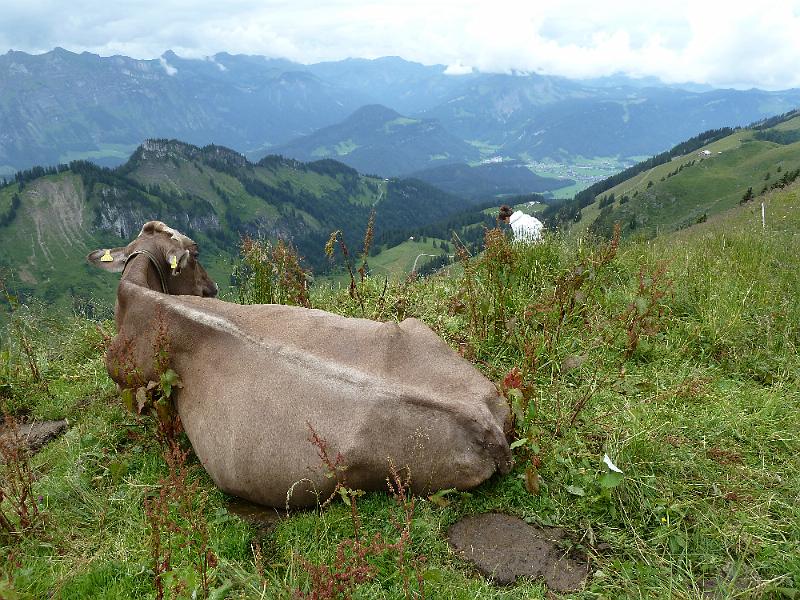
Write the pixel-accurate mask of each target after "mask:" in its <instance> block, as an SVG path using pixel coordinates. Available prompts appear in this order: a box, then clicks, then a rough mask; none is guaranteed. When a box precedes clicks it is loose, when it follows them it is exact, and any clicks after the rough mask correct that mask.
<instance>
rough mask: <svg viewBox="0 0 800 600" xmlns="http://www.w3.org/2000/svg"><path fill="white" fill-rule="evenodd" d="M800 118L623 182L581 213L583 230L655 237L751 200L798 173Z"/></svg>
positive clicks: (739, 134)
mask: <svg viewBox="0 0 800 600" xmlns="http://www.w3.org/2000/svg"><path fill="white" fill-rule="evenodd" d="M798 169H800V116H794V117H792V118H790V119H788V120H786V121H784V122H781V123H779V124H777V125H775V126H772V127H766V128H751V129H743V130H739V131H736V132H735V133H733V134H731V135H728V136H726V137H723V138H721V139H719V140H717V141H714V142H712V143H710V144H707V145H705V146H702V147H700V148H697V149H696V150H693V151H692V152H690V153H688V154H684V155H679V156H675V157H674V158H672V160H670V161H668V162H666V163H664V164H660V165H657V166H655V167H653V168H650V169H646V170H643V171H642V172H640V173H638V174H636V175H635V176H633V177H631V178H630V179H627V180H625V181H622V182H620V183H619V184H617V185H616V186H614V187H611V188H610V189H608V190H607V191H604V192H603V193H602V194H598V196H597V198H596V200H595V201H594V202H592V203H591V204H590V205H588V206H587V207H585V208H583V210H582V214H581V219H580V223H579V229H584V228H589V229H591V230H592V231H594V232H596V233H600V234H602V235H606V236H607V235H610V232H611V230H612V228H613V224H614V223H615V222H620V223H622V224H623V227H624V229H625V231H626V233H640V234H643V235H645V236H652V235H655V233H656V231H657V230H660V231H673V230H675V229H680V228H682V227H686V226H688V225H691V224H693V223H696V222H699V221H703V220H704V219H707V218H708V217H710V216H711V215H714V214H718V213H721V212H723V211H726V210H728V209H730V208H732V207H734V206H736V205H737V204H739V203H740V202H741V201H743V198H744V196H745V195H746V194H747V193H748V189H750V190H751V198H752V200H757V198H758V197H759V196H760V195H762V194H764V193H766V192H767V191H769V190H770V189H774V187H776V186H781V185H786V184H788V183H790V182H791V181H793V180H794V179H795V178H796V177H797V176H798V175H799V174H800V172H799V171H798Z"/></svg>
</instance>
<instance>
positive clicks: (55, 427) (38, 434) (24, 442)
mask: <svg viewBox="0 0 800 600" xmlns="http://www.w3.org/2000/svg"><path fill="white" fill-rule="evenodd" d="M66 430H67V421H66V419H62V420H60V421H28V422H24V421H23V422H18V423H16V440H17V441H15V435H14V432H13V431H12V430H11V429H10V427H9V425H8V424H6V423H0V443H2V444H4V445H6V446H12V445H16V443H19V444H20V445H21V446H22V447H24V448H27V449H28V451H29V452H30V453H31V454H35V453H36V452H38V451H39V450H41V449H42V448H43V447H44V445H45V444H47V443H48V442H50V441H52V440H54V439H55V438H57V437H59V436H60V435H62V434H63V433H64V432H65V431H66Z"/></svg>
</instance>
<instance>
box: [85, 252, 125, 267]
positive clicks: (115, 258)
mask: <svg viewBox="0 0 800 600" xmlns="http://www.w3.org/2000/svg"><path fill="white" fill-rule="evenodd" d="M126 258H128V254H127V253H126V252H125V248H124V247H123V248H104V249H103V250H95V251H94V252H90V253H89V254H88V255H87V256H86V260H88V261H89V262H90V263H91V264H93V265H94V266H96V267H100V268H101V269H105V270H106V271H111V272H112V273H119V272H120V271H122V269H124V268H125V259H126Z"/></svg>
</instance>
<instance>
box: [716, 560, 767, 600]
mask: <svg viewBox="0 0 800 600" xmlns="http://www.w3.org/2000/svg"><path fill="white" fill-rule="evenodd" d="M761 583H762V579H761V578H760V577H759V575H758V572H757V571H756V570H755V569H753V568H752V567H750V566H749V565H746V564H741V565H735V564H732V563H729V564H727V565H725V567H724V568H723V569H722V570H721V571H720V573H719V575H717V576H716V577H713V578H711V579H705V580H704V581H703V597H704V598H731V597H733V596H740V595H741V596H744V595H746V594H747V592H753V591H755V590H756V589H758V587H759V586H760V585H761Z"/></svg>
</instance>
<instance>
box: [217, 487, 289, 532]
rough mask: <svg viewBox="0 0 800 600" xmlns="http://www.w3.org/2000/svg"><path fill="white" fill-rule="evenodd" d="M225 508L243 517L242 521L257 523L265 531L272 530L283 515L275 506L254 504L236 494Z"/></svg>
mask: <svg viewBox="0 0 800 600" xmlns="http://www.w3.org/2000/svg"><path fill="white" fill-rule="evenodd" d="M225 508H227V509H228V512H229V513H231V514H233V515H236V516H237V517H239V518H240V519H242V521H246V522H247V523H250V524H251V525H255V526H256V527H257V528H258V529H260V530H263V531H270V530H271V529H272V528H273V527H275V525H277V524H278V521H280V520H281V516H282V515H281V513H280V512H278V510H277V509H275V508H270V507H269V506H260V505H258V504H253V503H252V502H248V501H247V500H242V499H241V498H237V497H235V496H232V497H231V498H230V499H229V500H228V501H227V502H226V503H225Z"/></svg>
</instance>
